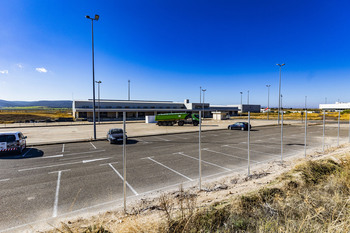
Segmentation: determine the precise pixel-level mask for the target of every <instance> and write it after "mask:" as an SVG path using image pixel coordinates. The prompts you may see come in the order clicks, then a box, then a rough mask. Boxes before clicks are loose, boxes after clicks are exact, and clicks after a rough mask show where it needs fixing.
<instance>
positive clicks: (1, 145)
mask: <svg viewBox="0 0 350 233" xmlns="http://www.w3.org/2000/svg"><path fill="white" fill-rule="evenodd" d="M26 139H27V136H24V135H23V134H22V133H21V132H6V133H0V152H5V153H6V152H17V153H19V154H20V153H22V151H23V150H24V149H25V148H26V147H27V142H26Z"/></svg>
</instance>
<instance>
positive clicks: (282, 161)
mask: <svg viewBox="0 0 350 233" xmlns="http://www.w3.org/2000/svg"><path fill="white" fill-rule="evenodd" d="M281 120H282V121H281V163H283V111H282V112H281Z"/></svg>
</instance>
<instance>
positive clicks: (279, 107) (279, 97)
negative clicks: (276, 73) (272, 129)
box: [276, 63, 285, 124]
mask: <svg viewBox="0 0 350 233" xmlns="http://www.w3.org/2000/svg"><path fill="white" fill-rule="evenodd" d="M276 65H278V66H279V67H280V82H279V89H278V120H277V123H278V124H280V111H281V75H282V66H284V65H285V64H284V63H283V64H276Z"/></svg>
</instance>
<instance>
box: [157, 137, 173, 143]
mask: <svg viewBox="0 0 350 233" xmlns="http://www.w3.org/2000/svg"><path fill="white" fill-rule="evenodd" d="M155 138H158V139H160V140H163V141H166V142H170V141H171V140H169V139H166V138H161V137H155Z"/></svg>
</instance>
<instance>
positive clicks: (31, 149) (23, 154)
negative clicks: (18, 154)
mask: <svg viewBox="0 0 350 233" xmlns="http://www.w3.org/2000/svg"><path fill="white" fill-rule="evenodd" d="M31 150H32V148H30V149H29V150H28V151H27V152H26V153H24V154H23V155H22V157H25V156H26V155H27V154H28V152H29V151H31Z"/></svg>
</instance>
